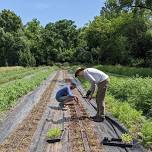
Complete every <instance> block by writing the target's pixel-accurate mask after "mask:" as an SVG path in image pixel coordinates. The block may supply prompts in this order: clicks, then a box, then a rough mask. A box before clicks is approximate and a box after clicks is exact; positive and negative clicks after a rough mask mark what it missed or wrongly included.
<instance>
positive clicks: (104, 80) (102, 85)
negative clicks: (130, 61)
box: [75, 68, 109, 122]
mask: <svg viewBox="0 0 152 152" xmlns="http://www.w3.org/2000/svg"><path fill="white" fill-rule="evenodd" d="M77 76H82V77H84V78H86V79H87V80H89V81H90V83H91V87H90V89H89V90H88V91H87V94H86V96H87V98H88V99H89V100H91V99H92V95H93V93H94V91H95V87H96V86H97V87H98V90H97V94H96V103H97V114H96V116H93V117H91V118H92V119H93V120H94V121H96V122H101V121H104V118H105V102H104V98H105V94H106V90H107V87H108V84H109V76H108V75H107V74H105V73H104V72H102V71H100V70H98V69H95V68H86V69H84V68H78V69H77V70H76V72H75V77H77Z"/></svg>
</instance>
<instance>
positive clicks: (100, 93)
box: [96, 79, 109, 116]
mask: <svg viewBox="0 0 152 152" xmlns="http://www.w3.org/2000/svg"><path fill="white" fill-rule="evenodd" d="M108 84H109V80H108V79H107V80H104V81H102V82H99V83H98V90H97V95H96V103H97V116H105V101H104V98H105V94H106V90H107V87H108Z"/></svg>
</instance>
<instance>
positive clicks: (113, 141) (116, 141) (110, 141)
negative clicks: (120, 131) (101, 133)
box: [102, 137, 133, 148]
mask: <svg viewBox="0 0 152 152" xmlns="http://www.w3.org/2000/svg"><path fill="white" fill-rule="evenodd" d="M102 144H103V145H108V146H118V147H123V148H125V147H128V148H132V147H133V143H132V142H131V143H124V142H123V141H122V139H120V138H111V139H109V138H107V137H105V138H104V139H103V141H102Z"/></svg>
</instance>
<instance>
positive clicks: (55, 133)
mask: <svg viewBox="0 0 152 152" xmlns="http://www.w3.org/2000/svg"><path fill="white" fill-rule="evenodd" d="M61 134H62V131H61V129H60V128H52V129H49V130H48V131H47V137H48V138H51V139H55V138H60V136H61Z"/></svg>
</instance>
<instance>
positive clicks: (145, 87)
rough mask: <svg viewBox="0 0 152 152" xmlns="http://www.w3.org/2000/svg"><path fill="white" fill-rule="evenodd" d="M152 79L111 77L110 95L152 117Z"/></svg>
mask: <svg viewBox="0 0 152 152" xmlns="http://www.w3.org/2000/svg"><path fill="white" fill-rule="evenodd" d="M151 86H152V79H151V78H120V77H114V76H111V83H110V87H109V93H110V94H112V95H113V96H114V97H115V98H117V99H119V100H121V101H122V102H124V101H127V102H129V103H130V104H131V105H132V106H133V107H135V108H136V109H138V110H142V111H143V113H144V114H145V115H147V116H152V109H151V107H152V102H151V101H152V87H151Z"/></svg>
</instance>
